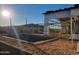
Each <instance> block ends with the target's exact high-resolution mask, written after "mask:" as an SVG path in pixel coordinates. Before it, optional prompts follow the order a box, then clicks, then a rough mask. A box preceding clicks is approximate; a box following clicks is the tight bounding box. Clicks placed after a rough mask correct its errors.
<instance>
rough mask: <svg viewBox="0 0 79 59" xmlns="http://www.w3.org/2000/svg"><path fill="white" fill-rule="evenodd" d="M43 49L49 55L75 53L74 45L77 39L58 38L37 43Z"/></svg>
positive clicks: (75, 45)
mask: <svg viewBox="0 0 79 59" xmlns="http://www.w3.org/2000/svg"><path fill="white" fill-rule="evenodd" d="M37 46H38V47H39V48H40V49H42V50H43V51H45V52H47V53H49V54H50V55H77V54H79V53H76V47H77V41H74V42H73V47H72V42H71V40H66V39H59V40H55V41H51V42H46V43H42V44H38V45H37Z"/></svg>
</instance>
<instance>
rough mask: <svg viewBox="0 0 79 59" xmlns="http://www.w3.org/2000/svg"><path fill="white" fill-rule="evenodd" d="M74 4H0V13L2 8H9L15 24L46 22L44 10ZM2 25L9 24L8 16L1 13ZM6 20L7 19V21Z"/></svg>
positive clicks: (0, 21)
mask: <svg viewBox="0 0 79 59" xmlns="http://www.w3.org/2000/svg"><path fill="white" fill-rule="evenodd" d="M71 6H73V5H72V4H9V5H8V4H7V5H6V4H0V13H1V11H2V10H4V9H5V10H9V11H10V12H11V16H12V23H13V25H23V24H25V23H26V19H27V22H28V23H35V24H38V23H44V17H43V14H42V13H44V12H46V11H48V10H56V9H62V8H65V7H71ZM0 18H1V20H0V25H9V21H7V20H6V18H5V19H4V20H3V18H4V17H3V16H2V15H1V14H0ZM5 20H6V21H5Z"/></svg>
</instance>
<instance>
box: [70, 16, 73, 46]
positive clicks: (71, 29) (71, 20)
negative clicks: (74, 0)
mask: <svg viewBox="0 0 79 59" xmlns="http://www.w3.org/2000/svg"><path fill="white" fill-rule="evenodd" d="M72 18H73V17H70V31H71V32H70V33H71V40H72V47H73V28H72V22H73V19H72Z"/></svg>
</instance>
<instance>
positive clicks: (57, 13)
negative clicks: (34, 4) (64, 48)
mask: <svg viewBox="0 0 79 59" xmlns="http://www.w3.org/2000/svg"><path fill="white" fill-rule="evenodd" d="M43 14H44V35H49V32H50V31H49V26H50V25H49V21H50V20H51V19H57V20H58V21H60V24H61V29H60V35H59V36H60V37H63V38H67V39H71V42H72V44H73V41H74V40H75V39H77V40H79V5H78V4H76V5H74V6H73V7H69V8H64V9H59V10H54V11H47V12H45V13H43ZM78 47H79V46H78ZM78 52H79V49H78Z"/></svg>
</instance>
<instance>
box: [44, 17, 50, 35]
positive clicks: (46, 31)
mask: <svg viewBox="0 0 79 59" xmlns="http://www.w3.org/2000/svg"><path fill="white" fill-rule="evenodd" d="M44 35H49V19H48V18H46V17H45V18H44Z"/></svg>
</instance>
